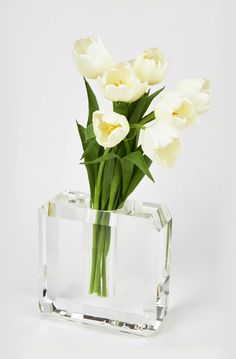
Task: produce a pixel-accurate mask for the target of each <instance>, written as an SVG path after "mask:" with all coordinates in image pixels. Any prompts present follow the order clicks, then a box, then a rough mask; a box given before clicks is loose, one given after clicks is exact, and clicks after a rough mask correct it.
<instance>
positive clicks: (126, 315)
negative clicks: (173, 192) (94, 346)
mask: <svg viewBox="0 0 236 359" xmlns="http://www.w3.org/2000/svg"><path fill="white" fill-rule="evenodd" d="M101 218H102V220H101ZM171 227H172V220H171V216H170V213H169V211H168V209H167V208H166V207H164V206H162V205H159V204H153V203H145V202H138V201H132V200H131V201H127V202H126V203H125V204H124V206H123V208H122V209H120V210H116V211H96V210H94V209H91V208H90V199H89V196H88V195H86V194H84V193H80V192H72V191H68V192H63V193H61V194H59V195H57V196H56V197H55V198H53V199H52V200H50V201H48V202H47V203H45V204H44V205H43V206H42V207H41V208H40V210H39V228H40V236H39V252H40V261H39V282H40V285H39V307H40V310H41V312H43V313H44V314H46V315H49V316H52V317H57V318H60V319H67V320H71V321H75V322H78V323H85V324H91V325H95V326H99V327H103V328H108V329H112V330H118V331H121V332H126V333H133V334H137V335H143V336H147V335H150V334H152V333H155V332H156V331H157V329H158V327H159V325H160V324H161V322H162V321H163V319H164V318H165V316H166V314H167V309H168V296H169V277H170V241H171ZM97 229H98V231H99V232H98V233H99V237H98V236H97V235H96V233H97V232H96V231H95V230H97ZM94 235H95V236H94ZM95 287H96V288H95Z"/></svg>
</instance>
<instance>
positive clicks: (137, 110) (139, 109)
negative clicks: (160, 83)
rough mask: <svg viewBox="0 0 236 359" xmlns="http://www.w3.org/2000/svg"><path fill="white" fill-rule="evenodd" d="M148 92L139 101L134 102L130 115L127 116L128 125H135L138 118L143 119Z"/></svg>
mask: <svg viewBox="0 0 236 359" xmlns="http://www.w3.org/2000/svg"><path fill="white" fill-rule="evenodd" d="M148 95H149V92H146V93H145V94H144V95H143V96H142V97H140V99H138V100H137V101H136V102H135V105H134V107H133V110H132V113H131V114H130V116H129V123H137V122H138V121H139V120H140V118H142V117H143V115H144V113H145V112H146V107H145V104H146V100H147V98H148Z"/></svg>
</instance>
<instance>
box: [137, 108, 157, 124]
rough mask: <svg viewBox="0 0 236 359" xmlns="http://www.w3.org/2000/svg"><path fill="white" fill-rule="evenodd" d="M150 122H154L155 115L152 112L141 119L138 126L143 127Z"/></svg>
mask: <svg viewBox="0 0 236 359" xmlns="http://www.w3.org/2000/svg"><path fill="white" fill-rule="evenodd" d="M152 120H155V113H154V111H152V112H150V113H149V114H148V115H147V116H145V117H143V118H142V120H141V121H140V122H139V125H145V123H148V122H150V121H152Z"/></svg>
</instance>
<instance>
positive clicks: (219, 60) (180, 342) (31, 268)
mask: <svg viewBox="0 0 236 359" xmlns="http://www.w3.org/2000/svg"><path fill="white" fill-rule="evenodd" d="M233 3H234V2H233V0H232V1H230V0H228V1H227V0H224V1H223V0H215V1H213V0H212V1H211V0H198V1H193V0H176V1H174V0H173V1H171V0H145V1H143V2H142V3H141V2H138V1H135V0H133V1H127V0H126V1H125V0H119V2H114V3H112V2H111V1H105V0H100V1H94V2H92V1H90V0H89V1H88V0H87V1H82V0H47V1H46V0H41V1H34V0H31V1H30V0H1V2H0V28H1V31H0V40H1V47H0V49H1V50H0V51H1V67H0V95H1V106H0V124H1V130H0V159H1V162H0V163H1V167H0V169H1V176H0V181H1V182H0V184H1V199H2V201H1V206H0V218H1V241H0V279H1V286H0V302H1V322H0V338H1V339H0V341H1V342H2V343H1V346H0V356H1V358H3V359H8V358H14V359H18V358H19V359H28V358H41V357H44V358H51V357H52V358H63V357H65V356H66V357H68V358H77V357H83V356H85V357H86V358H87V357H89V358H90V357H91V358H92V357H93V356H94V357H95V356H96V357H97V358H100V357H103V358H108V357H114V358H118V357H119V358H120V357H121V356H123V357H126V356H130V355H132V357H136V358H141V357H144V356H145V357H148V356H150V357H151V356H152V355H153V356H154V355H155V357H159V358H161V357H164V358H171V357H175V358H176V359H177V358H189V357H190V358H191V359H194V358H199V357H201V358H214V359H215V358H226V359H227V358H231V356H232V357H234V356H233V352H232V346H231V336H232V334H233V332H232V330H230V325H231V322H232V319H231V318H232V316H233V294H234V293H233V290H231V285H232V282H233V281H230V279H227V278H229V275H230V274H232V273H233V272H234V273H235V268H234V261H233V260H234V258H233V257H234V256H233V255H232V253H233V252H234V251H235V244H234V246H233V245H232V243H233V239H234V238H233V232H234V231H233V229H234V225H235V209H236V206H235V188H234V186H235V179H236V178H235V177H236V176H235V160H234V158H233V155H234V153H235V149H236V148H235V131H236V126H235V118H234V117H235V110H234V109H233V107H234V104H235V95H234V92H235V78H233V76H234V73H233V72H234V71H235V70H234V69H233V65H234V67H235V51H234V50H233V49H232V48H231V46H232V44H233V42H234V36H235V26H233V21H234V18H233V17H234V10H235V9H234V6H233ZM96 35H99V36H100V37H101V38H102V39H103V40H104V42H105V43H106V44H107V46H108V47H109V48H110V49H111V51H112V52H113V54H114V57H115V58H116V59H117V61H119V60H123V59H129V58H132V57H134V56H136V55H138V54H139V53H140V52H141V51H142V50H143V49H145V48H148V47H155V46H159V47H160V48H161V49H163V51H164V52H165V53H166V54H167V55H168V57H169V59H171V66H170V69H169V73H168V77H167V79H166V81H165V83H166V84H167V85H169V86H173V85H174V84H175V83H176V82H177V81H179V80H181V79H183V78H187V77H207V78H209V79H210V80H211V82H212V90H213V96H212V97H213V98H212V104H213V106H212V109H211V111H210V112H209V113H207V114H205V115H204V116H203V117H202V120H201V123H200V125H199V126H197V127H195V128H192V129H190V130H188V131H186V132H185V133H184V137H183V150H182V153H181V155H180V156H179V158H178V161H177V165H176V168H175V169H174V170H166V169H163V168H156V167H155V166H153V167H152V173H153V174H154V176H155V178H156V184H152V183H151V182H150V181H149V180H148V179H146V180H144V181H143V182H142V184H141V185H140V186H139V188H138V189H137V190H136V192H135V193H134V194H133V198H137V199H140V200H142V199H144V200H146V201H154V202H161V203H163V204H166V205H168V207H169V208H170V210H171V212H172V214H173V217H174V237H173V249H172V253H173V256H172V258H173V261H172V262H173V265H172V283H171V301H170V305H171V308H170V312H169V316H168V318H167V320H166V322H165V323H164V324H163V326H162V329H161V330H160V331H159V333H158V335H157V336H156V337H153V338H148V339H142V338H136V337H131V336H125V335H114V334H110V333H106V332H100V331H98V330H95V329H90V330H89V329H87V328H84V327H82V328H80V327H79V328H77V327H74V326H71V325H68V324H67V323H65V324H64V323H57V322H52V321H46V320H43V319H42V318H41V316H40V314H39V312H38V308H37V248H38V246H37V208H38V207H39V206H40V205H41V204H42V203H43V202H45V201H46V200H47V199H49V198H50V197H52V196H54V195H55V194H57V193H58V192H60V191H62V190H63V189H65V188H70V189H78V190H81V191H84V192H86V191H87V190H88V184H87V179H86V174H85V170H84V168H83V167H81V166H79V158H80V154H81V145H80V142H79V138H78V136H77V132H76V127H75V119H78V120H79V121H81V122H82V123H83V122H85V116H86V100H85V91H84V87H83V83H82V80H81V78H80V76H79V75H78V73H77V72H76V70H75V69H74V66H73V63H72V59H71V48H72V46H73V43H74V41H75V39H76V38H79V37H87V36H96ZM101 101H102V102H103V101H104V100H103V99H102V98H101ZM104 105H105V101H104Z"/></svg>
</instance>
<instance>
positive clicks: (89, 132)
mask: <svg viewBox="0 0 236 359" xmlns="http://www.w3.org/2000/svg"><path fill="white" fill-rule="evenodd" d="M85 137H86V141H88V140H90V139H91V138H94V137H95V134H94V131H93V124H92V123H90V125H88V126H87V128H86V129H85Z"/></svg>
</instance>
